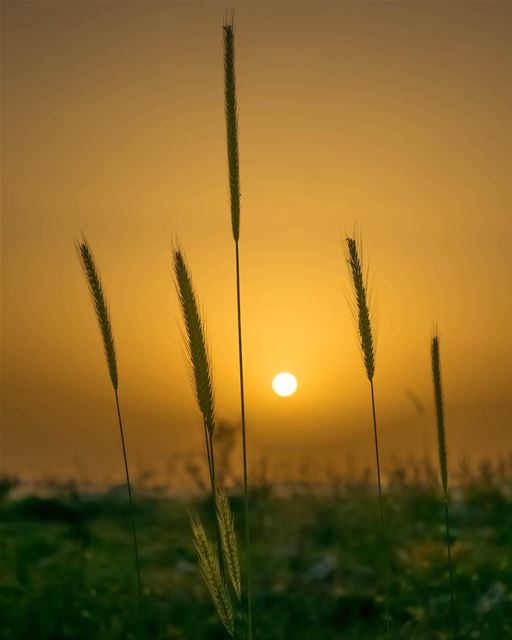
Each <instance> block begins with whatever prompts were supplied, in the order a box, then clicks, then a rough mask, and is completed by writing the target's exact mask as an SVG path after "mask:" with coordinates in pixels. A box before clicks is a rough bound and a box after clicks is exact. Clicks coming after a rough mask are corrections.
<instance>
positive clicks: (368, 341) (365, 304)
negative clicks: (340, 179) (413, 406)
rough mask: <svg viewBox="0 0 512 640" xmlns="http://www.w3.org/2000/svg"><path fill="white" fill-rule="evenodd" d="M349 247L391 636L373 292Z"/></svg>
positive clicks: (351, 243) (356, 250) (350, 243)
mask: <svg viewBox="0 0 512 640" xmlns="http://www.w3.org/2000/svg"><path fill="white" fill-rule="evenodd" d="M345 242H346V246H347V266H348V270H349V274H350V278H351V284H352V290H353V294H354V298H355V301H354V302H355V304H354V308H353V313H354V316H355V319H356V321H357V333H358V339H359V346H360V349H361V354H362V356H363V362H364V366H365V370H366V376H367V378H368V380H369V382H370V392H371V401H372V418H373V437H374V442H375V460H376V467H377V483H378V489H379V512H380V528H381V535H382V539H383V547H384V552H385V556H386V568H385V603H384V604H385V608H386V635H387V637H388V638H389V637H390V629H389V572H390V567H389V542H388V539H387V532H386V523H385V518H384V499H383V496H382V482H381V471H380V456H379V438H378V431H377V413H376V410H375V392H374V387H373V378H374V375H375V341H374V337H373V327H372V319H371V313H370V304H371V300H370V295H369V293H368V287H367V276H365V274H364V272H363V264H362V254H361V249H360V245H359V243H358V242H357V241H356V239H355V238H346V239H345Z"/></svg>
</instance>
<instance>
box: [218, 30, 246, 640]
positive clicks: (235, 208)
mask: <svg viewBox="0 0 512 640" xmlns="http://www.w3.org/2000/svg"><path fill="white" fill-rule="evenodd" d="M223 30H224V97H225V111H226V138H227V156H228V169H229V196H230V205H231V227H232V231H233V239H234V241H235V269H236V302H237V326H238V361H239V375H240V414H241V422H242V451H243V467H244V512H245V513H244V516H245V518H244V519H245V547H246V549H245V552H246V581H247V584H246V589H247V637H248V638H249V640H252V576H251V564H252V560H251V556H252V553H251V529H250V519H249V513H250V510H249V482H248V471H247V436H246V424H245V394H244V364H243V347H242V312H241V306H242V305H241V298H240V255H239V248H238V244H239V239H240V169H239V155H238V113H237V99H236V75H235V41H234V28H233V21H231V23H226V24H225V25H224V27H223Z"/></svg>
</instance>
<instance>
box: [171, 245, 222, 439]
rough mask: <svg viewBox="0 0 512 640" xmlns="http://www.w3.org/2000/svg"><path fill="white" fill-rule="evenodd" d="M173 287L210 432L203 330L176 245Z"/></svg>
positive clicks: (210, 398)
mask: <svg viewBox="0 0 512 640" xmlns="http://www.w3.org/2000/svg"><path fill="white" fill-rule="evenodd" d="M173 262H174V274H175V279H176V289H177V292H178V297H179V301H180V305H181V311H182V314H183V321H184V324H185V334H186V335H185V342H186V348H187V355H188V358H189V373H190V378H191V382H192V386H193V388H194V392H195V396H196V400H197V404H198V407H199V410H200V411H201V413H202V415H203V421H204V426H205V428H206V430H207V431H208V433H209V434H210V436H213V433H214V430H215V399H214V393H213V380H212V370H211V366H210V359H209V355H208V348H207V345H206V331H205V327H204V324H203V321H202V320H201V314H200V312H199V307H198V304H197V299H196V295H195V292H194V287H193V284H192V278H191V277H190V273H189V270H188V268H187V263H186V261H185V258H184V256H183V253H182V252H181V250H180V249H173Z"/></svg>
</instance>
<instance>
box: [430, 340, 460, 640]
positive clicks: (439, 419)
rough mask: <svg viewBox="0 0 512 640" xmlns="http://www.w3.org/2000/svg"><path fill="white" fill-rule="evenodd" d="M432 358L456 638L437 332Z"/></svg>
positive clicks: (453, 631)
mask: <svg viewBox="0 0 512 640" xmlns="http://www.w3.org/2000/svg"><path fill="white" fill-rule="evenodd" d="M431 358H432V383H433V388H434V408H435V414H436V425H437V440H438V445H439V467H440V470H441V484H442V488H443V499H444V518H445V530H446V551H447V556H448V580H449V587H450V620H451V626H452V636H453V638H455V636H456V622H455V607H454V597H453V567H452V552H451V540H450V518H449V512H448V502H449V493H448V461H447V458H448V456H447V451H446V424H445V412H444V397H443V385H442V379H441V355H440V350H439V336H438V334H437V332H436V333H435V334H434V336H433V337H432V343H431Z"/></svg>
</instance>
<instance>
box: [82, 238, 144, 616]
mask: <svg viewBox="0 0 512 640" xmlns="http://www.w3.org/2000/svg"><path fill="white" fill-rule="evenodd" d="M75 248H76V251H77V254H78V259H79V261H80V264H81V266H82V270H83V272H84V275H85V279H86V281H87V285H88V288H89V293H90V295H91V301H92V303H93V307H94V311H95V314H96V319H97V321H98V326H99V329H100V333H101V337H102V340H103V349H104V352H105V359H106V362H107V367H108V370H109V375H110V381H111V383H112V388H113V390H114V395H115V401H116V410H117V418H118V422H119V433H120V435H121V447H122V452H123V461H124V470H125V476H126V487H127V489H128V506H129V510H130V521H131V529H132V538H133V550H134V556H135V570H136V574H137V588H138V595H139V611H140V612H142V580H141V574H140V560H139V546H138V542H137V531H136V528H135V517H134V509H133V498H132V486H131V482H130V472H129V468H128V456H127V453H126V445H125V438H124V429H123V420H122V417H121V408H120V404H119V393H118V388H119V376H118V370H117V359H116V350H115V344H114V334H113V331H112V323H111V320H110V312H109V309H108V305H107V302H106V297H105V294H104V292H103V285H102V282H101V277H100V274H99V271H98V269H97V267H96V263H95V260H94V255H93V252H92V249H91V247H90V245H89V242H88V241H87V239H86V237H85V235H83V234H82V239H81V241H75Z"/></svg>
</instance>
